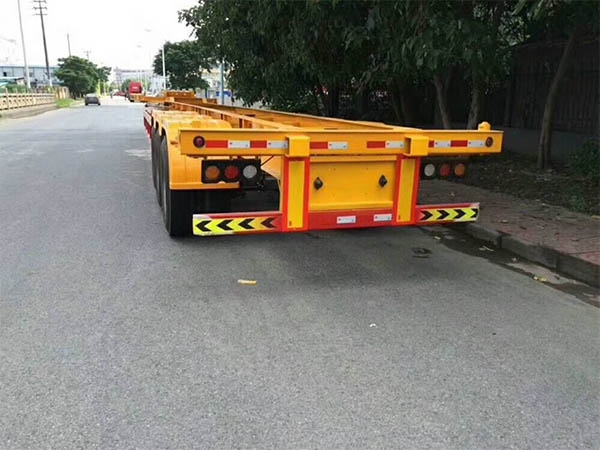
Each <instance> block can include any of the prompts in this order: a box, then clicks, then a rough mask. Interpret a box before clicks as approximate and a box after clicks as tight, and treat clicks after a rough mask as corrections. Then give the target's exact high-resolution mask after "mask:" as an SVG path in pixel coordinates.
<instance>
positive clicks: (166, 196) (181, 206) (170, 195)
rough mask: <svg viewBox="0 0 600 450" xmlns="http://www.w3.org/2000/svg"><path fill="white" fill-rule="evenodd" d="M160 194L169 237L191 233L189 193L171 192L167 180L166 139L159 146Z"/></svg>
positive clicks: (167, 154)
mask: <svg viewBox="0 0 600 450" xmlns="http://www.w3.org/2000/svg"><path fill="white" fill-rule="evenodd" d="M160 160H161V164H160V167H161V170H160V181H159V185H160V188H161V189H160V192H161V200H162V213H163V220H164V222H165V228H166V229H167V232H168V233H169V235H170V236H171V237H181V236H186V235H188V234H191V232H192V214H193V208H192V199H193V195H192V192H191V191H178V190H171V187H170V180H169V152H168V149H167V139H166V137H165V138H164V139H163V140H162V142H161V144H160Z"/></svg>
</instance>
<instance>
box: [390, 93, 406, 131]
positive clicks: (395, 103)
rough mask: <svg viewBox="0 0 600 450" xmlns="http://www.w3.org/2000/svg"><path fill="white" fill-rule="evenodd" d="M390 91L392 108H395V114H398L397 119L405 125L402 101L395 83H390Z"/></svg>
mask: <svg viewBox="0 0 600 450" xmlns="http://www.w3.org/2000/svg"><path fill="white" fill-rule="evenodd" d="M388 89H389V93H390V101H391V103H392V109H393V110H394V116H396V121H397V122H398V123H399V124H400V125H404V117H403V115H402V110H401V109H400V102H399V99H398V92H397V89H395V88H394V86H393V85H391V84H390V85H389V88H388Z"/></svg>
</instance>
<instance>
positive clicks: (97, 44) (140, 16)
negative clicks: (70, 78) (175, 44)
mask: <svg viewBox="0 0 600 450" xmlns="http://www.w3.org/2000/svg"><path fill="white" fill-rule="evenodd" d="M20 1H21V13H22V17H23V28H24V33H25V47H26V49H27V62H28V63H29V65H44V64H45V62H44V44H43V41H42V31H41V24H40V18H39V16H36V15H34V11H33V2H32V0H20ZM195 4H197V0H160V1H151V0H102V1H100V2H98V1H91V0H47V6H48V15H47V16H46V17H45V18H44V24H45V28H46V40H47V43H48V58H49V59H50V64H51V65H56V64H57V60H58V58H61V57H64V56H68V54H69V52H68V47H67V33H68V34H69V35H70V38H71V54H73V55H77V56H82V57H85V56H86V54H85V52H86V51H89V57H90V59H91V60H92V61H93V62H94V63H96V64H99V65H107V66H111V67H120V68H124V69H145V68H149V67H150V59H151V56H152V55H154V54H155V53H156V52H157V51H158V49H159V48H160V45H161V43H162V42H163V41H164V40H170V41H178V40H182V39H186V38H187V37H188V36H189V34H190V31H191V29H189V28H186V27H185V25H184V24H181V23H179V22H178V21H177V11H178V10H180V9H184V8H188V7H190V6H194V5H195ZM0 5H1V8H0V11H1V14H0V65H6V64H13V65H22V64H23V50H22V47H21V35H20V31H19V16H18V10H17V0H0ZM146 30H149V31H146Z"/></svg>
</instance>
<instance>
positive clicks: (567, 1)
mask: <svg viewBox="0 0 600 450" xmlns="http://www.w3.org/2000/svg"><path fill="white" fill-rule="evenodd" d="M599 12H600V10H599V8H598V5H597V4H596V3H595V2H587V1H576V0H535V1H533V2H529V1H526V0H520V1H519V3H518V5H517V7H516V8H515V14H523V15H524V18H525V20H526V21H527V23H528V26H529V29H528V31H529V32H530V36H531V38H532V40H540V39H549V38H563V39H566V43H565V46H564V48H563V51H562V55H561V58H560V61H559V63H558V66H557V67H556V71H555V72H554V76H553V78H552V82H551V83H550V88H549V89H548V94H547V95H546V103H545V106H544V115H543V117H542V123H541V130H540V140H539V144H538V156H537V165H538V168H539V169H548V168H549V167H550V166H551V164H552V161H551V153H550V149H551V138H552V118H553V116H554V109H555V106H556V99H557V94H558V91H559V87H560V84H561V81H562V79H563V78H564V75H565V73H566V71H567V68H568V66H569V60H570V58H571V55H572V53H573V49H574V48H575V46H576V44H577V42H578V41H579V39H581V37H582V36H585V35H586V34H596V35H597V34H598V24H599V23H600V17H599Z"/></svg>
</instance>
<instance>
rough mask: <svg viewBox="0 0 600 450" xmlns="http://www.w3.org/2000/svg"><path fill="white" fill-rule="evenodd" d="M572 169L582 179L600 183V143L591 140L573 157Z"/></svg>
mask: <svg viewBox="0 0 600 450" xmlns="http://www.w3.org/2000/svg"><path fill="white" fill-rule="evenodd" d="M570 162H571V169H572V170H573V172H574V173H575V174H576V175H578V176H581V177H584V178H587V179H588V180H591V181H593V182H594V183H597V184H598V183H600V142H599V141H598V140H597V139H590V140H589V141H587V142H586V143H585V144H583V146H582V147H581V148H579V149H577V150H576V151H575V152H574V153H573V154H572V155H571V161H570Z"/></svg>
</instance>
